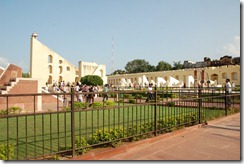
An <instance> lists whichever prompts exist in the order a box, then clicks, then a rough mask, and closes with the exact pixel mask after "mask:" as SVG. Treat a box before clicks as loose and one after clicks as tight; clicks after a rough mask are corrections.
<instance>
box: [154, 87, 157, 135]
mask: <svg viewBox="0 0 244 164" xmlns="http://www.w3.org/2000/svg"><path fill="white" fill-rule="evenodd" d="M154 90H155V97H154V99H155V102H154V103H155V104H154V136H157V131H158V125H157V117H158V115H157V95H158V94H157V86H156V84H155V88H154Z"/></svg>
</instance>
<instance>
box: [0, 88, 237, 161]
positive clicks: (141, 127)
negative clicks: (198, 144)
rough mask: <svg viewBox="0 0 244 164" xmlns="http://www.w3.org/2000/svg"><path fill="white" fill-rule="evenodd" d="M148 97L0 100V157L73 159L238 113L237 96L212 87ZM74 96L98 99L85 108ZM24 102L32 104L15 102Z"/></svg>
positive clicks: (136, 93) (46, 96)
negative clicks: (106, 147)
mask: <svg viewBox="0 0 244 164" xmlns="http://www.w3.org/2000/svg"><path fill="white" fill-rule="evenodd" d="M153 92H154V93H153V99H151V100H150V101H148V102H145V100H146V98H147V92H146V91H145V90H143V91H141V90H137V91H135V90H127V91H109V92H108V94H109V97H110V98H109V100H108V101H104V102H102V97H101V96H102V95H103V94H104V92H96V93H95V92H94V93H75V92H74V90H73V89H72V90H71V92H69V93H41V94H11V95H10V94H9V95H8V94H7V95H0V99H1V101H2V102H5V103H4V104H1V108H0V111H1V113H0V128H1V130H2V132H1V133H0V158H2V159H3V160H26V159H28V160H31V159H33V160H34V159H43V158H46V157H49V156H51V157H53V156H55V155H57V154H58V155H71V156H75V155H77V153H78V154H79V153H84V152H85V151H86V150H87V149H88V148H94V147H98V146H102V145H109V146H116V145H117V144H119V143H120V142H122V141H123V142H130V141H133V140H139V139H143V138H147V137H152V136H157V135H160V134H164V133H167V132H170V131H173V130H175V129H180V128H182V127H186V126H192V125H196V124H201V123H204V122H206V121H208V120H210V119H213V118H214V116H215V117H216V116H217V117H221V116H226V115H228V114H231V112H233V111H234V112H238V111H239V109H240V93H233V94H231V95H226V94H225V93H224V92H222V91H221V92H220V91H216V90H215V89H213V88H211V89H208V88H198V89H196V88H194V89H185V88H184V89H178V90H177V89H167V90H166V89H157V88H155V90H154V91H153ZM78 94H83V97H86V95H88V94H96V95H97V98H95V102H93V103H92V104H91V105H89V102H88V103H86V102H83V103H80V102H77V99H76V96H77V95H78ZM23 97H24V98H25V99H28V100H31V101H26V104H27V105H26V104H24V103H21V102H18V103H17V100H18V99H20V100H23ZM11 101H13V102H15V104H14V103H12V102H11ZM228 102H231V104H228ZM228 105H230V106H228ZM40 106H41V110H40ZM2 152H6V153H5V154H4V153H2ZM1 153H2V154H1Z"/></svg>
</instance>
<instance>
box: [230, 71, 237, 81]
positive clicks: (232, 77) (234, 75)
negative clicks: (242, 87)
mask: <svg viewBox="0 0 244 164" xmlns="http://www.w3.org/2000/svg"><path fill="white" fill-rule="evenodd" d="M231 80H238V76H237V73H236V72H232V73H231Z"/></svg>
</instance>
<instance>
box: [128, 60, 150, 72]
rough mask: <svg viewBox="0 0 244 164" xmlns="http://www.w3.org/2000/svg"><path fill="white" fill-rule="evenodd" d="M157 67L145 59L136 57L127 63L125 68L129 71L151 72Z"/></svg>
mask: <svg viewBox="0 0 244 164" xmlns="http://www.w3.org/2000/svg"><path fill="white" fill-rule="evenodd" d="M154 68H155V67H154V66H152V65H150V64H149V63H148V62H147V61H145V60H143V59H135V60H133V61H130V62H128V63H127V64H126V66H125V70H126V71H127V72H128V73H140V72H150V71H152V69H154Z"/></svg>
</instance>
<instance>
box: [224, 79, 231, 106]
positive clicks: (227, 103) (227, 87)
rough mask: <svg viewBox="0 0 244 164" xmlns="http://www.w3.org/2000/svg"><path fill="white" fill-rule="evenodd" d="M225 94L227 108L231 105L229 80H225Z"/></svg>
mask: <svg viewBox="0 0 244 164" xmlns="http://www.w3.org/2000/svg"><path fill="white" fill-rule="evenodd" d="M225 94H226V95H227V97H226V105H227V107H230V105H231V97H230V94H231V84H230V79H226V83H225Z"/></svg>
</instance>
